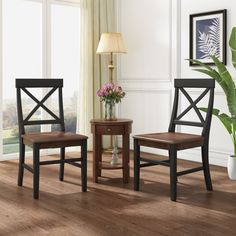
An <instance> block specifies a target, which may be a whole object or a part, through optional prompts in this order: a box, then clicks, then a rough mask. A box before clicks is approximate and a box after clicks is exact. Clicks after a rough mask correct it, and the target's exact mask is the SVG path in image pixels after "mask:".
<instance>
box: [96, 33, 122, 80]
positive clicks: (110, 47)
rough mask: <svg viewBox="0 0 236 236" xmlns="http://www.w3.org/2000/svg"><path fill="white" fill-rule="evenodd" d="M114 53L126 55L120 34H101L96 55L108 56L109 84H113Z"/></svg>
mask: <svg viewBox="0 0 236 236" xmlns="http://www.w3.org/2000/svg"><path fill="white" fill-rule="evenodd" d="M114 53H126V49H125V46H124V42H123V38H122V35H121V33H103V34H102V35H101V38H100V41H99V44H98V48H97V54H110V57H111V60H110V62H109V65H108V68H109V70H110V77H109V81H110V82H111V83H113V70H114V64H113V54H114Z"/></svg>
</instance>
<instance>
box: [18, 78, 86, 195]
mask: <svg viewBox="0 0 236 236" xmlns="http://www.w3.org/2000/svg"><path fill="white" fill-rule="evenodd" d="M62 87H63V80H62V79H16V89H17V113H18V124H19V145H20V150H19V174H18V185H19V186H22V184H23V175H24V169H27V170H28V171H30V172H31V173H32V174H33V197H34V198H35V199H37V198H38V197H39V167H40V165H49V164H60V171H59V179H60V181H63V179H64V164H65V163H68V164H72V165H74V166H76V167H80V168H81V179H82V191H83V192H86V191H87V137H86V136H83V135H79V134H73V133H69V132H65V123H64V112H63V98H62ZM29 88H46V89H47V90H48V91H49V92H48V93H47V94H46V95H45V96H44V97H43V99H42V100H41V101H39V100H38V99H37V98H36V97H35V96H34V95H33V94H32V93H31V92H30V91H29ZM22 91H23V92H24V93H25V94H26V95H28V97H30V98H31V99H32V100H33V101H34V102H35V103H36V104H37V105H36V106H35V107H34V108H33V109H32V111H31V112H29V113H28V115H27V116H24V115H23V112H24V109H23V107H24V106H23V105H22V104H23V103H22V96H21V95H22ZM56 91H58V106H59V107H58V108H59V115H56V114H55V113H54V112H52V111H51V110H50V109H48V108H47V107H46V106H45V105H44V103H45V102H46V101H47V99H48V98H49V97H50V96H51V95H52V94H53V93H54V92H56ZM40 107H41V108H42V109H44V110H45V111H46V112H47V113H48V114H50V115H51V117H52V118H53V119H50V120H31V118H32V116H33V115H34V114H35V112H36V111H37V110H38V109H39V108H40ZM24 117H25V118H24ZM45 124H52V125H53V124H55V125H58V126H59V127H60V131H54V132H41V133H26V129H25V126H31V125H45ZM25 145H27V146H29V147H31V148H32V149H33V166H32V167H31V166H29V165H27V164H25ZM71 146H81V157H79V158H67V159H65V147H71ZM48 148H60V159H59V160H47V161H40V149H48ZM78 162H79V163H78Z"/></svg>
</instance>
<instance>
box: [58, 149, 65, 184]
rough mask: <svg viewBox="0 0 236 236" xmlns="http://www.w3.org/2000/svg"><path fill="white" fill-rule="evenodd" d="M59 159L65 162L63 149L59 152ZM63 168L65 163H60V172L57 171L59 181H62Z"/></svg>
mask: <svg viewBox="0 0 236 236" xmlns="http://www.w3.org/2000/svg"><path fill="white" fill-rule="evenodd" d="M60 159H61V161H64V160H65V148H64V147H63V148H61V150H60ZM64 166H65V163H64V162H61V163H60V171H59V180H60V181H63V180H64Z"/></svg>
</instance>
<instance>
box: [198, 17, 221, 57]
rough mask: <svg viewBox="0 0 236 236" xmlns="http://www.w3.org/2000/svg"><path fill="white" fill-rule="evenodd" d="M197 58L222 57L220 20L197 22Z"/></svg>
mask: <svg viewBox="0 0 236 236" xmlns="http://www.w3.org/2000/svg"><path fill="white" fill-rule="evenodd" d="M196 26H197V31H196V34H197V35H196V36H197V37H196V56H197V59H211V56H215V57H217V58H219V57H220V20H219V18H213V19H207V20H200V21H198V22H197V25H196Z"/></svg>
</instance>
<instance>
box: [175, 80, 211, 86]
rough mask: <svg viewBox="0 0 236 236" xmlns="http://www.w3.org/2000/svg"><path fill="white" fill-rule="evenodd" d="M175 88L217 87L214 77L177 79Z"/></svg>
mask: <svg viewBox="0 0 236 236" xmlns="http://www.w3.org/2000/svg"><path fill="white" fill-rule="evenodd" d="M174 83H175V88H182V87H184V88H215V80H214V79H204V78H202V79H175V82H174Z"/></svg>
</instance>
